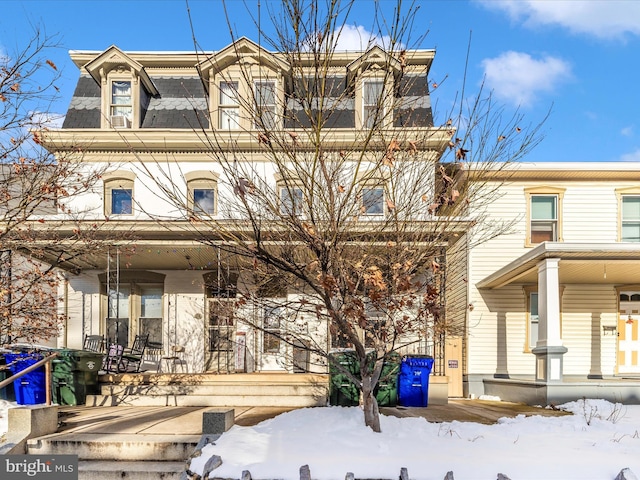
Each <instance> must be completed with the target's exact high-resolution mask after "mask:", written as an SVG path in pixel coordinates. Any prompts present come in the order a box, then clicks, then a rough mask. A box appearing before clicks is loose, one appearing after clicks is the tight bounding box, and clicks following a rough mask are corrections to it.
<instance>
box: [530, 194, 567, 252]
mask: <svg viewBox="0 0 640 480" xmlns="http://www.w3.org/2000/svg"><path fill="white" fill-rule="evenodd" d="M564 192H565V189H564V188H556V187H532V188H526V189H525V198H526V202H527V218H526V221H527V236H526V241H525V245H526V246H533V245H537V244H539V243H542V242H562V241H563V238H562V202H563V198H564Z"/></svg>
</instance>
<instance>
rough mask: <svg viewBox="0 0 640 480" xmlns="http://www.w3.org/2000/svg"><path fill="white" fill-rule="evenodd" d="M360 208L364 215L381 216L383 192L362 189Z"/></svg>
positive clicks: (381, 190)
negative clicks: (361, 207)
mask: <svg viewBox="0 0 640 480" xmlns="http://www.w3.org/2000/svg"><path fill="white" fill-rule="evenodd" d="M362 206H363V210H364V212H363V213H364V214H365V215H383V214H384V190H383V189H382V188H363V189H362Z"/></svg>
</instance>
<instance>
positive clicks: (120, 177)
mask: <svg viewBox="0 0 640 480" xmlns="http://www.w3.org/2000/svg"><path fill="white" fill-rule="evenodd" d="M134 179H135V174H134V173H133V172H129V171H125V170H121V171H116V172H113V173H107V174H105V175H104V176H103V181H104V214H105V215H106V216H110V215H133V201H134V195H133V183H134Z"/></svg>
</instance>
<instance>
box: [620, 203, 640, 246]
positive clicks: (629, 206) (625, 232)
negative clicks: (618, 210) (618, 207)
mask: <svg viewBox="0 0 640 480" xmlns="http://www.w3.org/2000/svg"><path fill="white" fill-rule="evenodd" d="M621 239H622V241H623V242H640V195H623V196H622V228H621Z"/></svg>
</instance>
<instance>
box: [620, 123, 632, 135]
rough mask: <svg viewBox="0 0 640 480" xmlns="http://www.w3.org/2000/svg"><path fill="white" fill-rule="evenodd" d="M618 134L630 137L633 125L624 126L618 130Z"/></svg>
mask: <svg viewBox="0 0 640 480" xmlns="http://www.w3.org/2000/svg"><path fill="white" fill-rule="evenodd" d="M620 134H621V135H622V136H623V137H630V136H632V135H633V125H629V126H628V127H624V128H623V129H622V130H620Z"/></svg>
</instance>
